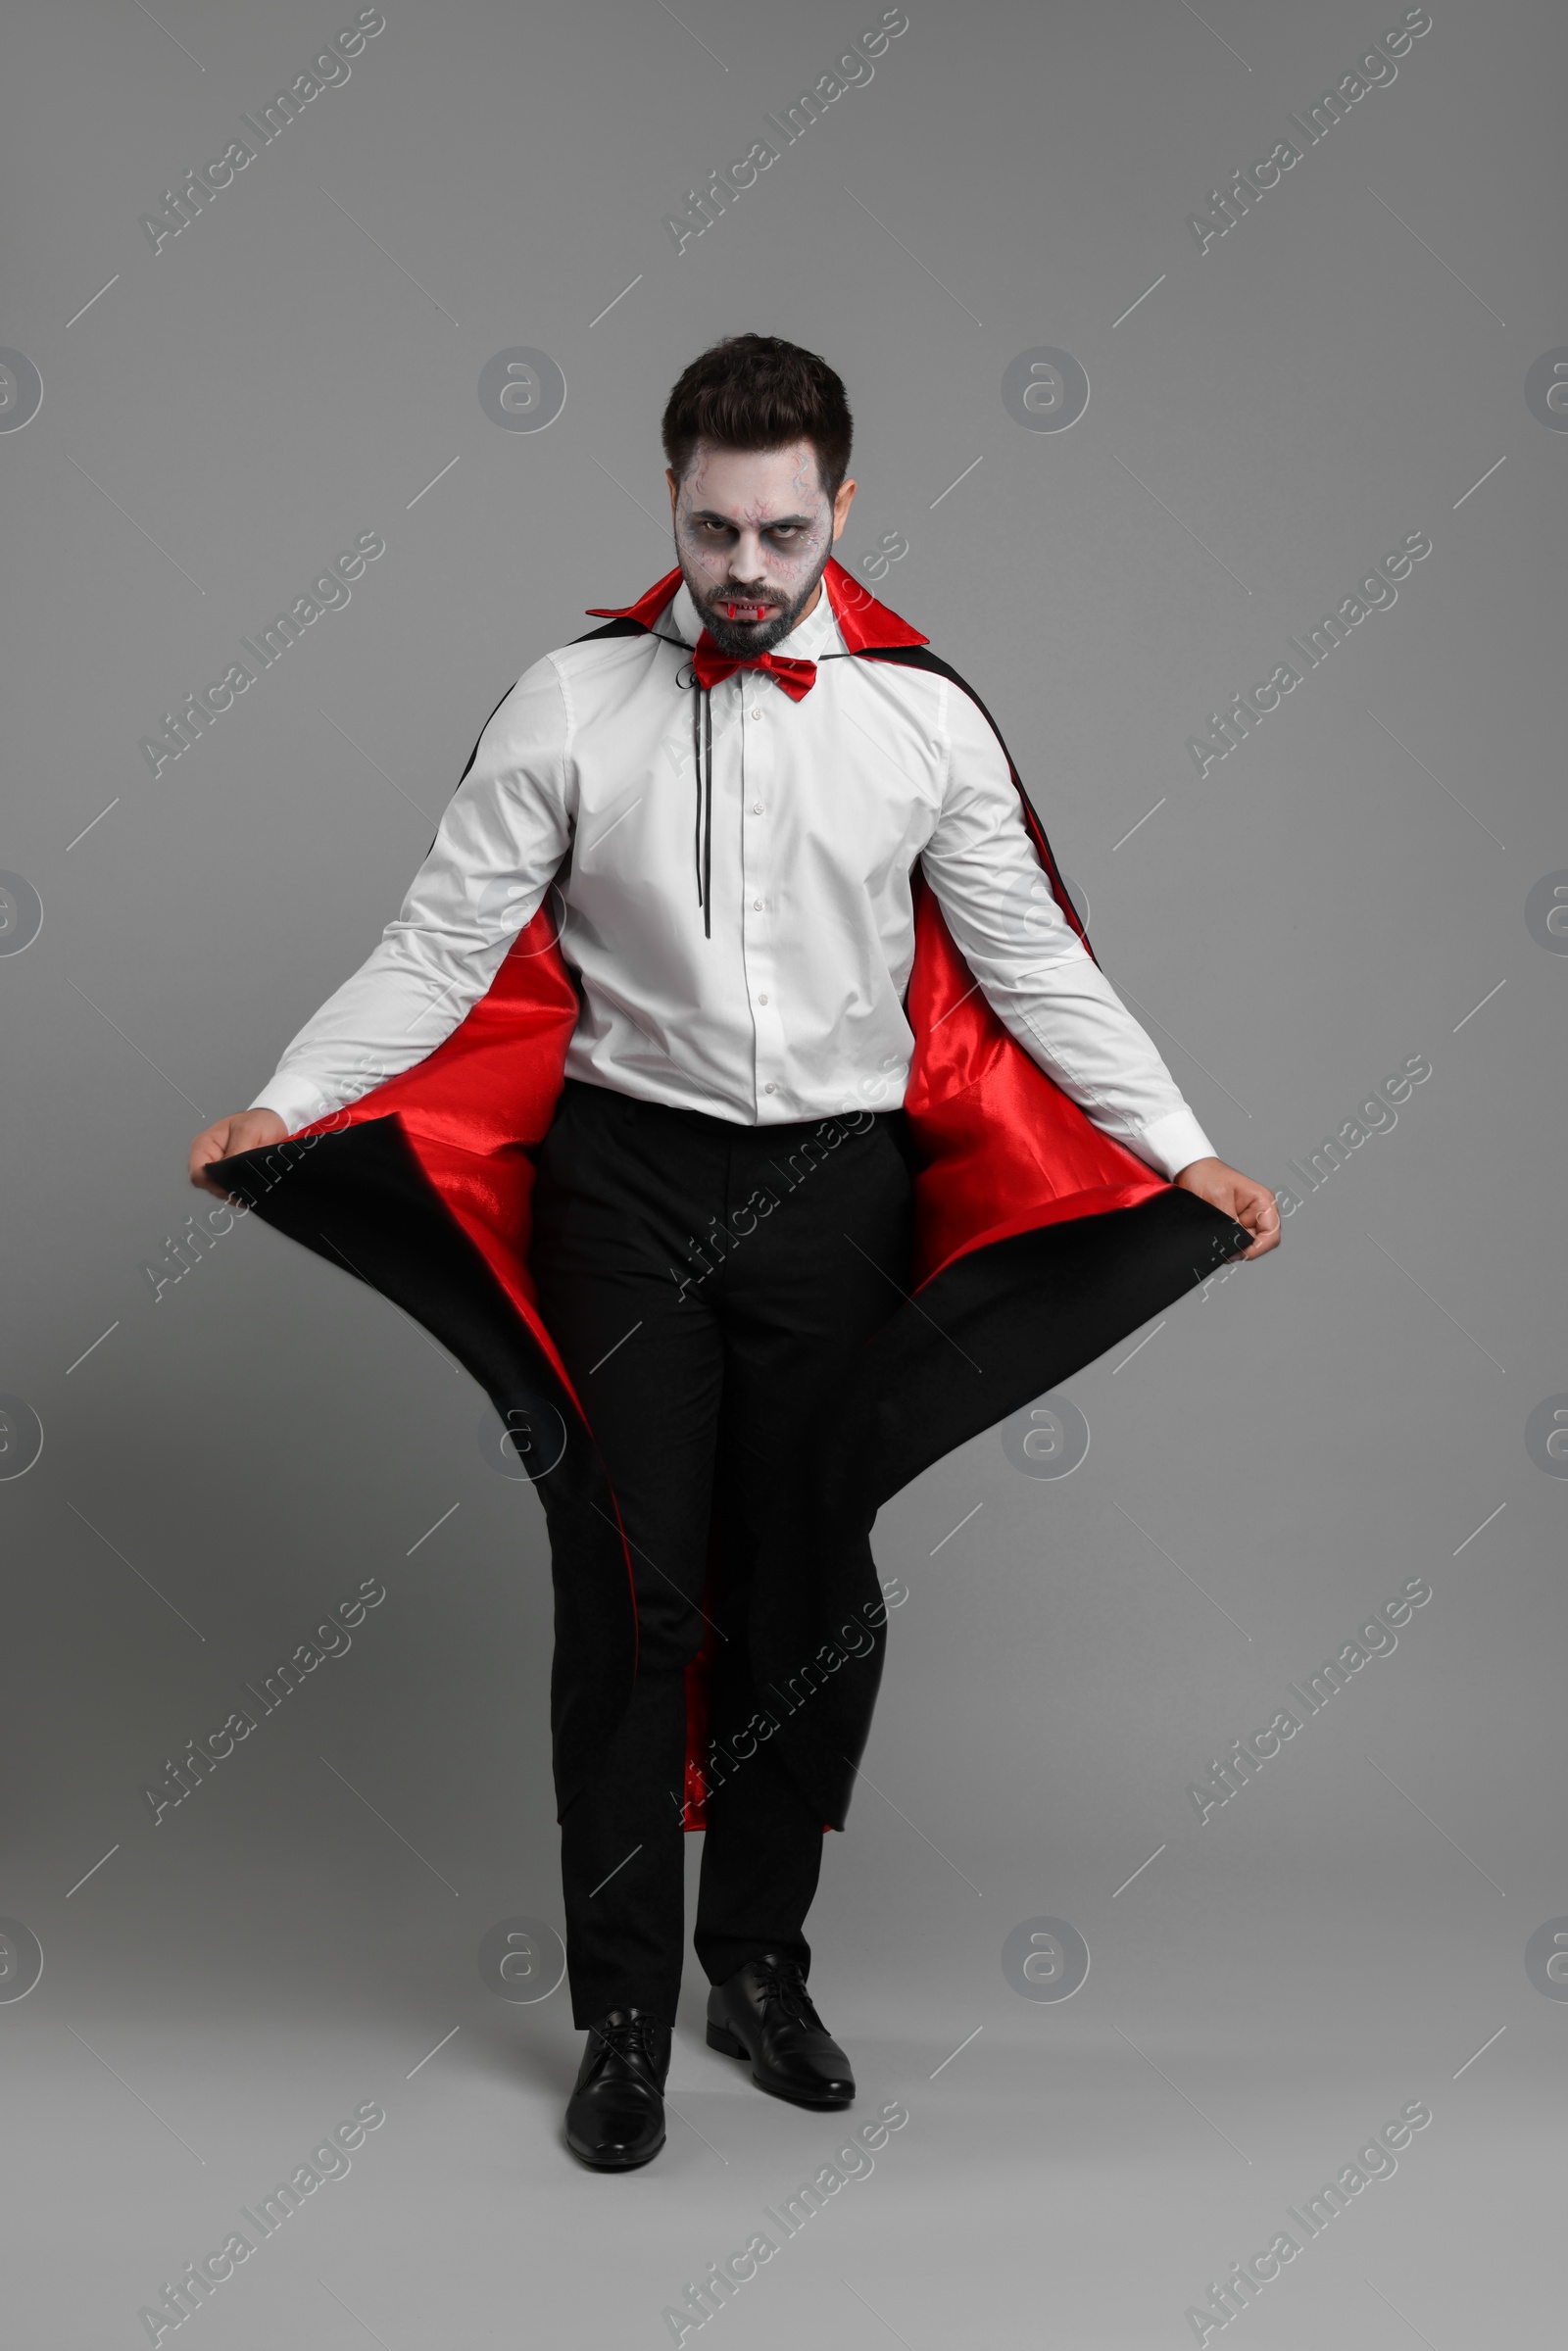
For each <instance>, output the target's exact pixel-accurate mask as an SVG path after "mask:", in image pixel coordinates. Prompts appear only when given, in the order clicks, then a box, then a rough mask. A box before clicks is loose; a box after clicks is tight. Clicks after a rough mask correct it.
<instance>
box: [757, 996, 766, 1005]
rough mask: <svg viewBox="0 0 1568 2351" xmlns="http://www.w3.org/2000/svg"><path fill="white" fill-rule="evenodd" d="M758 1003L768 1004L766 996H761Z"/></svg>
mask: <svg viewBox="0 0 1568 2351" xmlns="http://www.w3.org/2000/svg"><path fill="white" fill-rule="evenodd" d="M757 1001H758V1003H759V1004H766V1002H767V998H766V997H765V996H760V997H759V998H758V1000H757Z"/></svg>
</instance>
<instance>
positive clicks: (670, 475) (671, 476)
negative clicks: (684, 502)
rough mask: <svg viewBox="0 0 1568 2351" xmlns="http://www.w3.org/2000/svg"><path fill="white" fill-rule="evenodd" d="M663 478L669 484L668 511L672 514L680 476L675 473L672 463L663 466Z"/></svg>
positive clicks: (678, 489)
mask: <svg viewBox="0 0 1568 2351" xmlns="http://www.w3.org/2000/svg"><path fill="white" fill-rule="evenodd" d="M664 479H665V480H666V481H667V482H668V484H669V511H670V513H671V514H674V512H675V500H676V497H677V496H678V494H679V491H680V478H679V476H678V475H677V473H676V471H675V468H674V466H673V465H666V466H665V467H664Z"/></svg>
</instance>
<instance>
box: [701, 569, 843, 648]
mask: <svg viewBox="0 0 1568 2351" xmlns="http://www.w3.org/2000/svg"><path fill="white" fill-rule="evenodd" d="M832 552H833V550H832V546H831V544H830V545H829V547H828V551H827V554H826V555H824V556H823V558H822V561H821V563H819V564H818V565H817V567H816V570H815V572H814V574H813V575H812V577H811V578H810V579H809V581H808V582H807V584H806V586H805V587H804V588H803V589H802V590H801V592H800V594H799V596H797V597H796V598H795V599H794V600H793V602H792V603H790V604H788V605H785V606H783V607H782V608H781V609H780V610H779V611H778V612H775V613H774V615H773V617H772V619H771V620H760V621H758V620H754V621H751V622H746V621H731V620H730V619H728V618H727V617H726V615H725V614H724V612H722V611H719V612H714V611H713V609H712V606H711V604H708V603H706V602H705V601H704V598H703V597H702V596H701V595H700V594H699V593H698V591H697V589H696V588H695V587H694V586H693V584H692V582H691V580H690V579H688V578H686V567H685V565H684V564H682V565H681V577H682V578H683V579H686V585H687V588H688V589H689V590H690V592H691V599H692V602H693V603H694V604H695V605H696V607H697V610H698V613H699V614H700V616H701V618H702V619H703V621H704V623H705V624H706V626H707V629H708V633H709V635H710V636H711V638H712V640H713V643H714V644H715V645H716V646H717V647H718V650H719V652H720V653H721V654H724V655H725V656H726V657H727V658H728V659H729V660H731V661H752V660H755V658H756V657H757V655H758V654H760V653H771V652H772V650H773V648H774V646H775V645H782V644H783V642H784V639H785V638H786V637H787V636H788V635H789V634H790V631H791V630H792V629H793V628H794V627H795V625H796V623H797V622H798V621H799V619H800V616H801V614H802V612H804V611H805V609H806V607H807V606H808V605H809V603H810V601H811V598H812V596H813V595H814V594H815V592H816V589H817V586H818V584H819V583H820V581H821V578H822V574H823V572H824V571H825V570H826V569H827V566H828V559H829V557H830V556H831V554H832ZM677 560H678V558H677ZM737 601H739V598H738V597H737Z"/></svg>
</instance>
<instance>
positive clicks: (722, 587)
mask: <svg viewBox="0 0 1568 2351" xmlns="http://www.w3.org/2000/svg"><path fill="white" fill-rule="evenodd" d="M666 478H667V480H668V482H669V486H670V504H671V507H672V509H673V513H674V521H675V553H676V557H677V560H678V561H679V563H680V568H681V576H682V578H683V579H684V580H685V582H686V585H687V587H688V588H689V589H690V590H691V593H692V597H693V600H694V602H695V603H696V606H697V609H698V611H699V612H701V613H702V615H703V619H704V621H705V622H706V624H707V627H708V630H709V633H710V635H711V637H712V638H713V641H714V643H715V644H716V645H718V646H719V647H720V649H721V650H722V651H723V652H725V653H727V654H740V655H749V654H758V653H766V652H769V651H770V650H771V648H772V647H773V646H775V645H777V644H779V643H780V642H781V641H782V640H783V639H784V638H785V637H787V636H788V635H789V633H790V631H791V629H792V628H794V627H795V625H796V623H797V621H799V620H803V619H804V618H805V617H806V614H807V613H808V612H809V611H810V610H811V608H812V606H813V605H814V604H815V602H816V599H817V597H818V595H819V594H820V593H821V579H822V572H823V570H824V568H825V567H826V564H827V560H828V557H829V556H830V555H831V554H832V552H833V542H834V541H835V539H837V537H838V536H839V533H840V532H841V531H842V530H843V528H844V523H845V518H846V517H847V515H848V514H849V511H850V501H851V500H852V499H853V497H854V496H855V484H854V482H853V481H846V482H844V483H842V484H841V485H840V488H839V492H838V496H837V497H836V498H834V499H829V497H828V495H827V493H826V491H825V490H824V489H823V487H822V481H821V476H820V474H819V473H818V470H817V463H816V451H815V450H814V448H813V447H812V446H811V444H810V442H809V441H797V442H795V443H794V444H793V445H792V446H791V447H789V448H786V449H723V448H718V447H715V446H714V444H712V443H711V442H708V441H700V442H699V443H698V445H697V448H696V450H695V452H694V453H693V456H692V461H691V464H690V465H688V466H687V468H686V473H685V476H684V478H683V479H682V480H680V481H677V480H676V478H675V476H674V475H673V474H672V473H671V474H668V475H667V476H666Z"/></svg>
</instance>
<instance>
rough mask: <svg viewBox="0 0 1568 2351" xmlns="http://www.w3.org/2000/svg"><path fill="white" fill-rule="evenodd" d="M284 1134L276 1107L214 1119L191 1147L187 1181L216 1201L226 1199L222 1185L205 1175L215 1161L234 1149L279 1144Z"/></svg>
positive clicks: (246, 1149) (230, 1154)
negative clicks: (209, 1194) (188, 1179)
mask: <svg viewBox="0 0 1568 2351" xmlns="http://www.w3.org/2000/svg"><path fill="white" fill-rule="evenodd" d="M287 1133H288V1129H287V1127H286V1126H285V1125H284V1124H283V1121H282V1120H281V1119H280V1118H279V1116H278V1115H277V1112H276V1111H275V1110H236V1111H235V1113H234V1115H233V1117H232V1118H217V1119H215V1120H214V1121H213V1123H212V1125H211V1126H210V1127H204V1128H203V1129H202V1132H201V1133H200V1134H199V1135H198V1136H197V1138H196V1140H195V1142H194V1143H193V1144H192V1145H191V1147H190V1180H191V1182H192V1183H193V1184H194V1185H195V1186H196V1187H197V1189H198V1190H199V1191H202V1192H210V1193H212V1195H213V1197H214V1199H215V1200H227V1198H228V1194H227V1193H226V1192H225V1191H224V1190H223V1187H222V1186H221V1184H215V1183H213V1182H212V1181H211V1180H210V1178H209V1177H208V1174H207V1170H208V1168H209V1167H211V1166H212V1164H213V1162H214V1160H215V1159H231V1158H233V1156H234V1154H235V1153H236V1151H263V1150H265V1149H266V1147H267V1145H268V1144H270V1143H281V1142H282V1140H283V1138H284V1136H285V1135H286V1134H287Z"/></svg>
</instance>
